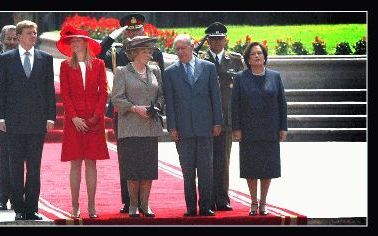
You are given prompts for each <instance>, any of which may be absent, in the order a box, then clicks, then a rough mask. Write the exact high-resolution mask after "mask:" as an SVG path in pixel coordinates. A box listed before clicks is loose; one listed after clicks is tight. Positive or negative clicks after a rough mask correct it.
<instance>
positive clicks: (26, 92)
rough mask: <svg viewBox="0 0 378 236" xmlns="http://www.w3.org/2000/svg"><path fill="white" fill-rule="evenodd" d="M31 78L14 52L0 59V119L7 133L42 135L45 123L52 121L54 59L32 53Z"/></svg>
mask: <svg viewBox="0 0 378 236" xmlns="http://www.w3.org/2000/svg"><path fill="white" fill-rule="evenodd" d="M34 52H35V55H34V62H33V69H32V72H31V74H30V78H27V77H26V75H25V72H24V68H23V67H22V63H21V59H20V54H19V51H18V48H17V49H13V50H10V51H7V52H5V53H3V54H1V55H0V119H5V123H6V127H7V133H11V134H43V133H46V122H47V120H55V116H56V107H55V88H54V71H53V57H52V56H51V55H50V54H47V53H45V52H43V51H40V50H38V49H34Z"/></svg>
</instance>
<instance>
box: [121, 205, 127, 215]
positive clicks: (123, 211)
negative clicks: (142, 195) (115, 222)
mask: <svg viewBox="0 0 378 236" xmlns="http://www.w3.org/2000/svg"><path fill="white" fill-rule="evenodd" d="M119 212H120V213H126V214H129V206H128V205H126V204H125V205H124V206H123V207H122V208H121V210H119Z"/></svg>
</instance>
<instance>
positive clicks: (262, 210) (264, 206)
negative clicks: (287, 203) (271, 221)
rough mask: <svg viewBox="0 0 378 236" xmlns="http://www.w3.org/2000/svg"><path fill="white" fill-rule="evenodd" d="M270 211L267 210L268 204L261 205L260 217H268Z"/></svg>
mask: <svg viewBox="0 0 378 236" xmlns="http://www.w3.org/2000/svg"><path fill="white" fill-rule="evenodd" d="M268 213H269V211H268V210H267V209H266V203H260V206H259V214H260V215H263V216H265V215H268Z"/></svg>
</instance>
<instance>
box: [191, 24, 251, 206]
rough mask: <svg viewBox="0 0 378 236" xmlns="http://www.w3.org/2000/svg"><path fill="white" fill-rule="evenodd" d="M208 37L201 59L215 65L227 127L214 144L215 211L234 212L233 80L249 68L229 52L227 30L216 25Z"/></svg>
mask: <svg viewBox="0 0 378 236" xmlns="http://www.w3.org/2000/svg"><path fill="white" fill-rule="evenodd" d="M205 33H206V34H207V35H208V37H207V41H208V44H209V50H207V51H206V52H203V51H202V52H201V51H200V52H199V54H198V57H199V58H201V59H204V60H208V61H210V62H212V63H214V64H215V66H216V68H217V73H218V80H219V84H220V89H221V97H222V110H223V117H224V121H225V122H224V127H222V132H221V135H219V136H217V137H214V143H213V145H214V146H213V155H214V157H213V169H214V170H213V174H214V177H213V180H214V183H213V194H212V197H213V204H212V210H217V211H231V210H232V207H231V206H230V198H229V196H228V187H229V164H230V152H231V145H232V128H231V91H232V87H233V77H234V75H235V74H236V72H238V71H240V70H243V69H244V68H245V66H244V63H243V59H242V55H241V54H239V53H236V52H229V51H226V50H225V49H224V48H225V46H226V43H227V41H226V33H227V28H226V27H225V26H224V25H223V24H222V23H220V22H214V23H212V24H211V25H209V26H208V27H207V29H206V30H205Z"/></svg>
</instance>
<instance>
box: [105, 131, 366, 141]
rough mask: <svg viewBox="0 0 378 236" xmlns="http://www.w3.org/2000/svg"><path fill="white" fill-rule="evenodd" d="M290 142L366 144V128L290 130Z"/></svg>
mask: <svg viewBox="0 0 378 236" xmlns="http://www.w3.org/2000/svg"><path fill="white" fill-rule="evenodd" d="M106 138H107V140H108V141H109V142H115V136H114V132H113V130H107V131H106ZM287 141H288V142H325V141H345V142H366V128H289V130H288V140H287ZM159 142H171V138H170V137H169V133H168V132H167V130H164V135H163V136H161V137H159Z"/></svg>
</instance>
